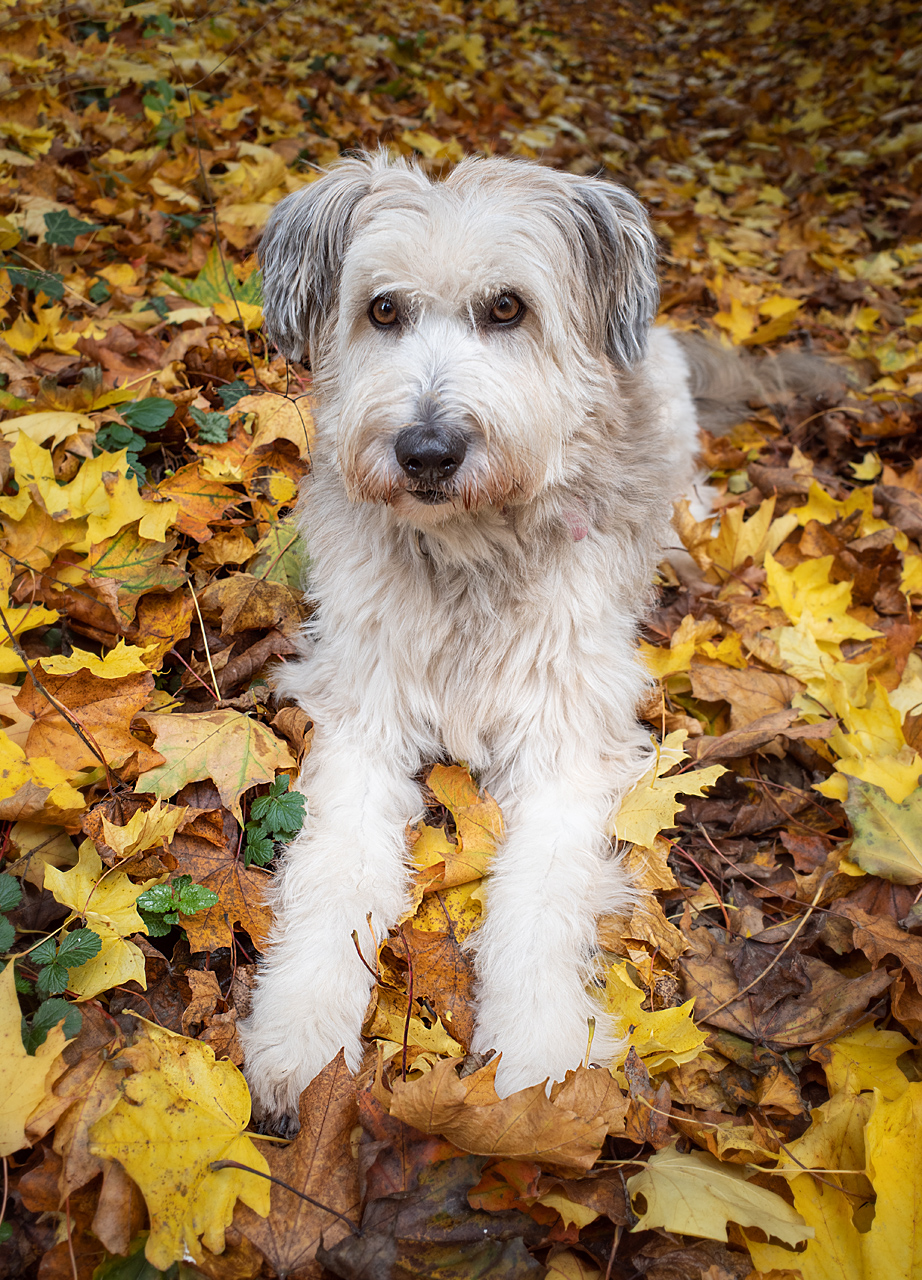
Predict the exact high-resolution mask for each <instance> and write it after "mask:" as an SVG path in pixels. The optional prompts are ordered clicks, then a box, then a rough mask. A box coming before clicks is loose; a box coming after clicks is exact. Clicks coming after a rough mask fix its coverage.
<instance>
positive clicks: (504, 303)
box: [490, 293, 525, 324]
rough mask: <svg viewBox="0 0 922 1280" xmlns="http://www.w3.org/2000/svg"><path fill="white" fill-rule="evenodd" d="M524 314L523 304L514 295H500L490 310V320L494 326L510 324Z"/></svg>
mask: <svg viewBox="0 0 922 1280" xmlns="http://www.w3.org/2000/svg"><path fill="white" fill-rule="evenodd" d="M524 314H525V304H524V303H523V302H522V299H521V298H517V297H516V296H515V294H514V293H502V294H500V296H499V297H498V298H497V299H496V301H495V302H494V303H493V306H492V307H491V308H490V319H491V320H492V321H493V323H494V324H512V323H513V322H514V321H516V320H520V319H521V318H522V316H523V315H524Z"/></svg>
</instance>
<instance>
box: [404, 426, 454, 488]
mask: <svg viewBox="0 0 922 1280" xmlns="http://www.w3.org/2000/svg"><path fill="white" fill-rule="evenodd" d="M394 453H395V454H396V456H397V461H398V462H399V463H400V466H401V467H402V468H403V470H404V471H405V472H406V474H407V475H408V476H409V477H410V479H411V480H418V481H419V482H420V483H421V484H424V485H436V484H441V483H442V481H444V480H448V479H450V478H451V477H452V476H453V475H454V474H455V472H456V471H457V470H458V468H459V467H460V466H461V463H462V462H463V461H464V455H465V454H466V453H467V439H466V437H465V436H464V434H463V433H462V432H460V431H455V430H452V429H451V428H448V427H425V426H413V427H404V429H403V430H402V431H401V432H400V433H399V435H398V436H397V439H396V440H395V441H394Z"/></svg>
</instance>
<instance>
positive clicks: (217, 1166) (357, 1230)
mask: <svg viewBox="0 0 922 1280" xmlns="http://www.w3.org/2000/svg"><path fill="white" fill-rule="evenodd" d="M208 1167H209V1169H211V1170H213V1172H215V1173H218V1172H219V1171H220V1170H221V1169H241V1170H242V1171H243V1172H244V1173H252V1174H254V1175H255V1176H256V1177H257V1178H265V1179H266V1180H267V1181H268V1182H274V1183H275V1185H276V1186H277V1187H284V1188H285V1190H286V1191H290V1192H291V1194H292V1195H293V1196H298V1198H299V1199H301V1200H306V1201H307V1203H308V1204H312V1205H313V1206H314V1208H315V1209H322V1210H323V1212H324V1213H331V1214H332V1215H333V1217H334V1218H339V1220H340V1222H344V1223H345V1224H346V1226H347V1227H348V1228H349V1230H350V1231H351V1232H352V1234H353V1235H354V1236H360V1235H361V1234H362V1228H361V1227H360V1226H358V1225H357V1224H356V1223H354V1222H353V1221H352V1219H351V1218H347V1217H346V1215H345V1214H344V1213H338V1212H337V1210H336V1209H331V1208H330V1206H329V1205H327V1204H324V1203H323V1202H322V1201H321V1200H315V1199H314V1197H313V1196H309V1195H308V1194H307V1192H306V1191H298V1189H297V1188H296V1187H292V1186H289V1184H288V1183H287V1182H283V1181H282V1179H281V1178H276V1177H275V1175H274V1174H271V1173H263V1172H262V1171H261V1170H260V1169H251V1168H250V1166H249V1165H248V1164H240V1163H239V1162H238V1161H236V1160H212V1162H211V1164H210V1165H209V1166H208Z"/></svg>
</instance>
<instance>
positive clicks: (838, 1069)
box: [809, 1022, 913, 1101]
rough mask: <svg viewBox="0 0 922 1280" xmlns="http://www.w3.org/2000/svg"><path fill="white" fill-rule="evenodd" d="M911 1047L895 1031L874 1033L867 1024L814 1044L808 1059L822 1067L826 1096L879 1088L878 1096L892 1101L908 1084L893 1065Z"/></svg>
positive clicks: (872, 1027) (871, 1026)
mask: <svg viewBox="0 0 922 1280" xmlns="http://www.w3.org/2000/svg"><path fill="white" fill-rule="evenodd" d="M912 1047H913V1046H912V1041H911V1040H907V1039H906V1037H905V1036H904V1035H900V1033H899V1032H898V1031H878V1030H877V1028H876V1027H875V1026H874V1024H873V1022H868V1023H866V1024H865V1025H864V1026H863V1027H859V1028H858V1029H857V1030H856V1031H849V1032H848V1033H847V1034H846V1035H844V1036H839V1037H838V1039H836V1040H833V1041H831V1042H830V1043H829V1044H823V1045H817V1046H816V1047H815V1048H813V1049H811V1050H810V1052H809V1056H810V1057H811V1058H813V1060H814V1061H815V1062H819V1063H821V1064H822V1067H823V1070H824V1071H825V1072H826V1084H827V1086H828V1088H829V1092H830V1093H833V1094H834V1093H839V1092H841V1091H842V1090H843V1089H846V1088H848V1089H851V1090H852V1092H858V1091H859V1090H861V1089H879V1090H880V1092H881V1096H882V1097H884V1098H886V1099H887V1100H888V1101H892V1100H893V1099H894V1098H899V1097H900V1096H901V1094H903V1093H905V1091H906V1086H907V1085H908V1084H909V1081H908V1080H907V1078H906V1076H905V1075H904V1074H903V1072H902V1071H901V1070H900V1069H899V1067H898V1066H897V1065H896V1064H897V1059H898V1058H900V1057H901V1056H902V1055H903V1054H904V1053H908V1052H909V1051H910V1050H911V1049H912Z"/></svg>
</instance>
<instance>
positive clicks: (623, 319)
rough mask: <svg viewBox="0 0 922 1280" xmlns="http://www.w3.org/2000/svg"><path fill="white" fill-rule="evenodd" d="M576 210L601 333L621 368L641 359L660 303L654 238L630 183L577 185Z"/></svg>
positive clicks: (606, 348)
mask: <svg viewBox="0 0 922 1280" xmlns="http://www.w3.org/2000/svg"><path fill="white" fill-rule="evenodd" d="M576 192H577V195H576V214H577V224H578V227H579V234H580V240H581V242H582V251H583V254H584V256H585V265H586V274H587V277H588V286H589V295H590V299H591V302H592V304H593V307H594V309H595V311H596V315H595V316H594V317H593V318H594V320H595V322H596V324H597V326H598V328H597V335H598V338H599V342H600V345H601V346H602V347H603V349H604V351H605V353H606V355H607V356H608V357H609V359H611V360H612V361H614V363H615V364H616V365H618V366H619V367H620V368H622V369H630V368H632V367H633V366H634V365H636V364H637V363H638V362H639V361H640V360H642V359H643V357H644V355H645V353H646V349H647V333H648V330H649V328H650V325H651V323H652V322H653V320H654V318H655V316H656V311H657V308H658V306H659V286H658V284H657V279H656V237H655V236H654V234H653V230H652V228H651V227H650V220H649V218H648V217H647V214H646V211H645V210H644V207H643V205H642V204H641V203H640V201H639V200H638V199H637V197H636V196H635V195H633V194H632V192H630V191H628V189H627V188H626V187H619V186H616V185H615V184H614V183H612V182H604V181H600V180H598V179H590V180H589V181H586V180H585V179H584V180H582V181H581V182H579V183H578V184H577V188H576Z"/></svg>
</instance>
